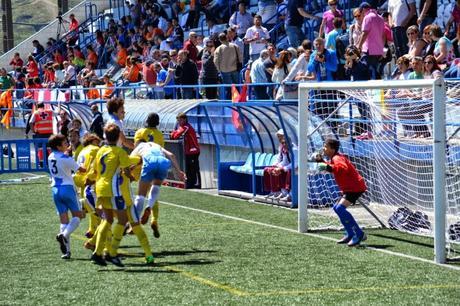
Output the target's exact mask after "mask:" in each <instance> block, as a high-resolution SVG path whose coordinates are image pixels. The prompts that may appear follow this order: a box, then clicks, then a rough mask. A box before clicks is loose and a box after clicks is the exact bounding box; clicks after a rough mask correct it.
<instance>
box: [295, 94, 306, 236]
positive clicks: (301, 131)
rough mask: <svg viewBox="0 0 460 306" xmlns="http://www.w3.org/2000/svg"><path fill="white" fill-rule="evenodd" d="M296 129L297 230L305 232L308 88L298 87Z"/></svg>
mask: <svg viewBox="0 0 460 306" xmlns="http://www.w3.org/2000/svg"><path fill="white" fill-rule="evenodd" d="M298 112H299V113H298V120H299V121H298V122H299V125H298V130H297V134H298V135H297V139H298V140H299V153H302V154H299V161H298V165H299V172H298V173H299V179H298V181H297V184H298V185H297V193H298V197H297V203H298V216H297V218H298V231H299V232H301V233H305V232H307V230H308V217H307V201H308V194H307V188H308V187H307V186H308V181H307V180H308V154H307V152H308V120H309V118H308V90H305V89H301V88H300V87H299V107H298Z"/></svg>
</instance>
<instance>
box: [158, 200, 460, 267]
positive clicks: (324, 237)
mask: <svg viewBox="0 0 460 306" xmlns="http://www.w3.org/2000/svg"><path fill="white" fill-rule="evenodd" d="M160 202H161V203H163V204H165V205H169V206H173V207H177V208H183V209H188V210H192V211H196V212H201V213H204V214H208V215H213V216H217V217H221V218H227V219H231V220H237V221H241V222H246V223H250V224H256V225H260V226H264V227H269V228H274V229H278V230H283V231H287V232H291V233H295V234H300V235H305V236H309V237H313V238H318V239H323V240H328V241H334V242H335V241H336V239H334V238H332V237H326V236H322V235H318V234H313V233H300V232H298V231H297V230H294V229H291V228H286V227H282V226H277V225H272V224H267V223H262V222H257V221H253V220H247V219H243V218H238V217H233V216H228V215H224V214H219V213H215V212H212V211H207V210H203V209H198V208H192V207H187V206H182V205H178V204H174V203H170V202H164V201H160ZM366 249H368V250H372V251H376V252H381V253H385V254H388V255H392V256H398V257H403V258H407V259H411V260H416V261H420V262H424V263H428V264H431V265H435V266H440V267H443V268H447V269H452V270H457V271H460V266H454V265H448V264H439V263H436V262H435V261H434V260H429V259H425V258H420V257H416V256H411V255H407V254H403V253H398V252H393V251H388V250H382V249H378V248H373V247H366Z"/></svg>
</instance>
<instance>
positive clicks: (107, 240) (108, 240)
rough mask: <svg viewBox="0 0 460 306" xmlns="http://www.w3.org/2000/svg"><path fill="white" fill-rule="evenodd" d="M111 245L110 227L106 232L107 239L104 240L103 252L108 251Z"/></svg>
mask: <svg viewBox="0 0 460 306" xmlns="http://www.w3.org/2000/svg"><path fill="white" fill-rule="evenodd" d="M111 247H112V227H110V228H109V231H108V232H107V239H106V240H105V248H104V253H108V252H109V250H110V248H111Z"/></svg>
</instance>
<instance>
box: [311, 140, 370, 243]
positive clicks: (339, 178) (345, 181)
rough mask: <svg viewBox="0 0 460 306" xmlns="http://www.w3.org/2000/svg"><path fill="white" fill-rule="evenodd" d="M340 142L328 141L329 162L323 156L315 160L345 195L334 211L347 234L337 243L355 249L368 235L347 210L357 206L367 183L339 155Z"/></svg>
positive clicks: (319, 168) (326, 148) (326, 151)
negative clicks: (328, 173) (332, 176)
mask: <svg viewBox="0 0 460 306" xmlns="http://www.w3.org/2000/svg"><path fill="white" fill-rule="evenodd" d="M339 148H340V142H339V141H338V140H336V139H330V138H329V139H326V141H325V142H324V147H323V153H324V155H325V156H326V157H327V158H328V160H329V162H325V161H324V160H323V157H322V156H321V155H317V156H316V158H315V160H316V161H317V162H319V164H318V170H319V171H327V172H330V173H332V174H333V175H334V178H335V181H336V183H337V185H338V186H339V188H340V190H341V191H342V193H343V196H342V198H341V199H340V200H339V202H338V203H336V204H335V205H334V206H333V209H334V211H335V213H336V214H337V216H338V217H339V219H340V222H341V223H342V225H343V226H344V228H345V231H346V234H345V236H344V237H342V239H340V240H338V241H337V243H339V244H345V243H348V246H350V247H353V246H357V245H359V244H360V243H361V241H364V240H366V239H367V236H366V234H365V233H364V232H363V231H362V229H361V228H360V227H359V226H358V223H356V220H355V218H353V216H352V215H351V213H350V212H349V211H348V210H347V208H348V206H350V205H351V204H355V203H356V201H357V200H358V198H359V197H360V196H361V195H362V194H363V193H364V192H365V191H366V189H367V188H366V183H365V182H364V179H363V177H362V176H361V175H360V174H359V173H358V171H357V170H356V168H355V166H353V164H352V163H351V162H350V160H349V159H348V158H347V157H346V156H345V155H342V154H340V153H339Z"/></svg>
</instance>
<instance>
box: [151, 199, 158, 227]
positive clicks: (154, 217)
mask: <svg viewBox="0 0 460 306" xmlns="http://www.w3.org/2000/svg"><path fill="white" fill-rule="evenodd" d="M159 214H160V202H158V201H156V202H155V204H153V207H152V222H157V221H158V216H159Z"/></svg>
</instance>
